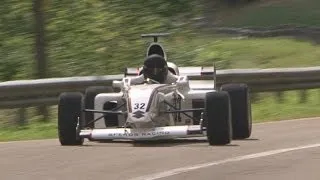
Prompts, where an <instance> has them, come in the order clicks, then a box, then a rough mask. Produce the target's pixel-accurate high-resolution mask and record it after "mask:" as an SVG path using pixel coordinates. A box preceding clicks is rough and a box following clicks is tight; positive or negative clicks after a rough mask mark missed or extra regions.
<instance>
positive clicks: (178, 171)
mask: <svg viewBox="0 0 320 180" xmlns="http://www.w3.org/2000/svg"><path fill="white" fill-rule="evenodd" d="M316 147H320V143H319V144H311V145H305V146H298V147H294V148H285V149H276V150H271V151H265V152H260V153H255V154H249V155H244V156H238V157H233V158H229V159H224V160H219V161H213V162H208V163H203V164H196V165H192V166H186V167H181V168H176V169H172V170H169V171H164V172H159V173H154V174H149V175H145V176H141V177H137V178H133V179H130V180H155V179H161V178H166V177H170V176H174V175H177V174H181V173H185V172H189V171H193V170H197V169H201V168H207V167H210V166H216V165H222V164H226V163H230V162H238V161H242V160H249V159H256V158H261V157H266V156H271V155H276V154H280V153H286V152H290V151H297V150H302V149H309V148H316Z"/></svg>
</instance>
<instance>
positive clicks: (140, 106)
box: [133, 103, 146, 109]
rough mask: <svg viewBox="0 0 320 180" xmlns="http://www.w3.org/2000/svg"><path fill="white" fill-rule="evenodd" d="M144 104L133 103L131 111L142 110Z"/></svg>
mask: <svg viewBox="0 0 320 180" xmlns="http://www.w3.org/2000/svg"><path fill="white" fill-rule="evenodd" d="M145 105H146V104H145V103H135V104H134V108H133V109H144V107H145Z"/></svg>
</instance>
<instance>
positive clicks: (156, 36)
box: [141, 33, 170, 42]
mask: <svg viewBox="0 0 320 180" xmlns="http://www.w3.org/2000/svg"><path fill="white" fill-rule="evenodd" d="M168 35H170V33H151V34H141V37H142V38H144V37H153V42H158V37H163V36H168Z"/></svg>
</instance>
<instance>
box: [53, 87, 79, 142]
mask: <svg viewBox="0 0 320 180" xmlns="http://www.w3.org/2000/svg"><path fill="white" fill-rule="evenodd" d="M82 97H83V96H82V94H81V93H78V92H67V93H62V94H61V95H60V96H59V104H58V136H59V141H60V144H61V145H63V146H65V145H82V144H83V141H84V139H83V138H81V137H80V136H79V134H78V132H77V130H76V128H77V123H78V118H81V107H82ZM80 121H81V120H80ZM80 126H81V125H80Z"/></svg>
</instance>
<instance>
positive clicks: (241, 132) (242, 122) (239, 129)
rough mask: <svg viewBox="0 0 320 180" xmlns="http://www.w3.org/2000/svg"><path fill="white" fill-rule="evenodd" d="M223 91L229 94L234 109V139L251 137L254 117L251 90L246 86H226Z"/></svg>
mask: <svg viewBox="0 0 320 180" xmlns="http://www.w3.org/2000/svg"><path fill="white" fill-rule="evenodd" d="M221 91H226V92H228V93H229V96H230V101H231V109H232V129H233V133H232V134H233V139H246V138H249V137H250V136H251V129H252V117H251V102H250V97H249V89H248V86H247V85H246V84H225V85H222V86H221Z"/></svg>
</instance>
